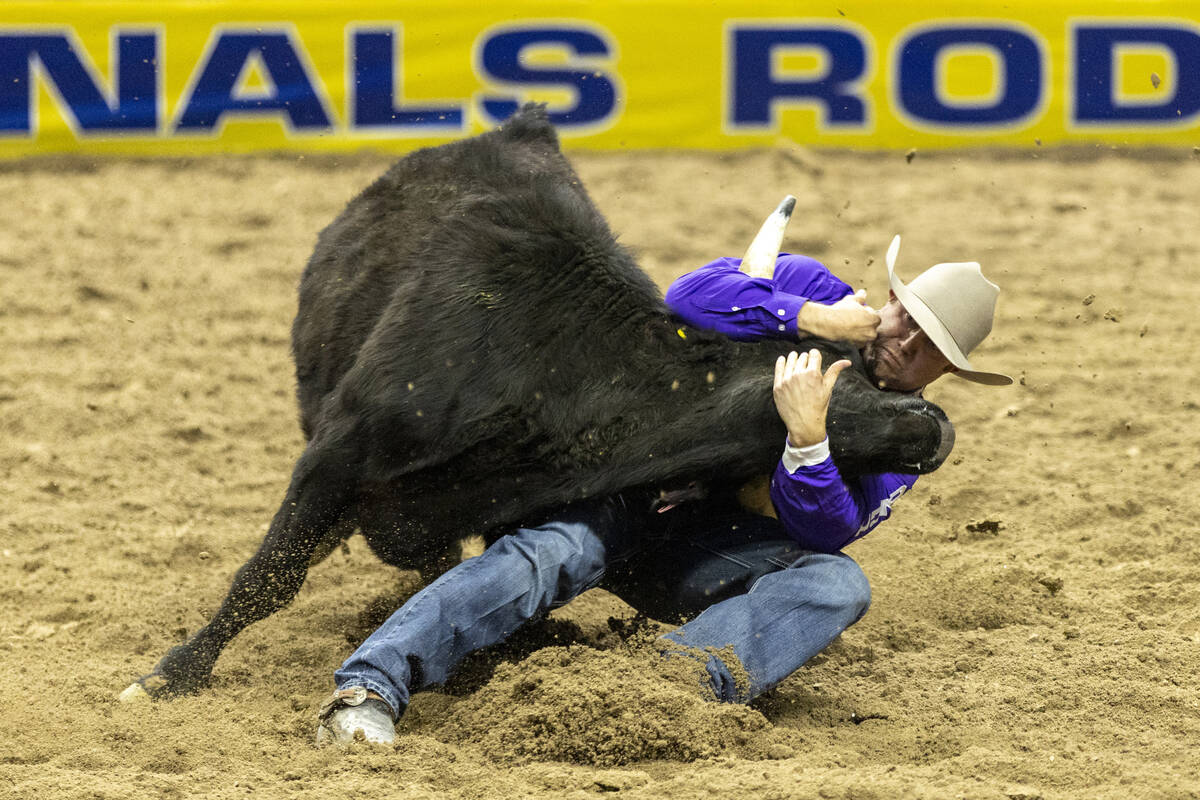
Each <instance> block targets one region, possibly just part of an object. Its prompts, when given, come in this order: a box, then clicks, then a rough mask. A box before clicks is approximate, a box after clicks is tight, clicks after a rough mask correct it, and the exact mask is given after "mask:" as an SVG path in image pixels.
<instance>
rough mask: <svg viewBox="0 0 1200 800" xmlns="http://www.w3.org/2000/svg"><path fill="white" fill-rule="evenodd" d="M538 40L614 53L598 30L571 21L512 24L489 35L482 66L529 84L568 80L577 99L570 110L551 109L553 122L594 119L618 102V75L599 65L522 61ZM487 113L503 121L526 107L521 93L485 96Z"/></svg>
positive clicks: (584, 52)
mask: <svg viewBox="0 0 1200 800" xmlns="http://www.w3.org/2000/svg"><path fill="white" fill-rule="evenodd" d="M533 45H556V46H559V47H564V48H566V49H568V50H570V51H571V52H572V53H573V54H574V55H576V56H593V57H608V56H611V55H612V53H611V51H610V49H609V46H608V44H607V43H606V42H605V41H604V39H603V38H601V37H600V36H599V35H598V34H596V33H595V32H593V31H589V30H583V29H580V28H569V27H561V26H559V27H546V26H539V27H531V28H517V29H512V28H509V29H506V30H503V31H500V32H498V33H494V34H492V35H490V36H488V37H487V39H486V40H485V41H484V44H483V50H482V53H481V54H480V59H479V61H480V67H481V68H482V70H483V72H484V73H486V74H487V76H488V77H490V78H492V79H494V80H497V81H504V82H507V83H513V84H524V85H526V86H563V87H566V88H569V89H572V90H574V92H575V94H576V98H577V99H576V102H575V105H574V106H573V107H571V108H568V109H566V110H559V109H549V110H548V115H549V117H550V122H552V123H553V124H555V125H560V126H564V127H572V126H585V125H593V124H595V123H597V122H601V121H603V120H604V119H606V118H607V117H608V116H609V115H611V114H612V113H613V112H614V111H615V110H616V107H617V88H616V84H615V83H614V81H613V79H612V78H611V77H610V76H609V75H607V74H606V73H604V72H601V71H599V70H596V69H595V68H583V69H562V68H549V67H530V66H526V65H525V64H522V63H521V51H522V50H524V49H525V48H527V47H530V46H533ZM482 106H483V111H484V113H485V114H486V115H487V116H488V117H490V118H491V119H492V120H495V121H497V122H499V121H501V120H505V119H508V118H509V117H511V116H512V115H513V114H514V113H516V111H517V109H518V108H519V107H520V101H519V100H518V99H517V98H505V97H485V98H484V99H483V102H482Z"/></svg>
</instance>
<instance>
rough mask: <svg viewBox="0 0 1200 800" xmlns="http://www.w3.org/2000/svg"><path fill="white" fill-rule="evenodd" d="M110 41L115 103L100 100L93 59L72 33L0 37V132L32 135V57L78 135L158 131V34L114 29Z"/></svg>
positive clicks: (97, 77)
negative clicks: (114, 62)
mask: <svg viewBox="0 0 1200 800" xmlns="http://www.w3.org/2000/svg"><path fill="white" fill-rule="evenodd" d="M115 39H116V46H115V55H116V58H115V61H116V66H115V67H114V68H113V78H112V83H113V92H112V94H114V95H115V103H114V102H113V101H111V100H109V99H108V98H107V97H105V91H104V90H103V89H102V88H101V86H100V85H99V84H100V83H101V81H100V78H99V76H98V75H97V74H96V70H95V67H94V66H93V63H92V60H91V59H90V58H89V57H88V55H87V53H86V52H84V51H83V48H82V47H81V46H79V42H78V40H77V39H76V38H75V36H74V33H73V32H71V33H37V34H23V33H22V34H0V133H10V132H12V133H26V134H27V133H30V132H31V119H30V117H31V116H32V114H31V107H32V105H33V102H34V97H35V95H34V88H33V69H32V62H33V60H34V59H35V58H36V59H37V60H38V62H39V63H40V64H41V66H42V70H43V72H44V73H45V75H46V77H47V79H48V80H49V82H50V84H51V85H52V86H53V87H54V88H55V89H56V90H57V93H58V96H59V98H61V100H62V102H63V104H64V105H65V106H66V109H65V110H66V111H68V112H69V117H70V118H73V119H74V122H75V126H76V128H77V131H78V132H80V133H83V134H97V133H108V134H111V133H120V132H129V133H132V132H153V131H155V130H157V129H158V115H159V108H158V34H156V33H122V32H120V31H117V32H116V33H115ZM77 48H78V49H77ZM69 123H70V119H68V124H69Z"/></svg>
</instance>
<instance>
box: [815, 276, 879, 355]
mask: <svg viewBox="0 0 1200 800" xmlns="http://www.w3.org/2000/svg"><path fill="white" fill-rule="evenodd" d="M796 327H798V328H799V329H800V330H802V331H806V332H807V333H809V334H811V335H813V336H820V337H821V338H822V339H829V340H830V341H835V342H839V341H841V342H850V343H851V344H852V345H854V346H855V347H862V346H863V345H865V344H869V343H870V342H873V341H875V329H876V328H878V327H879V314H878V313H876V311H875V309H873V308H871V307H870V306H869V305H867V290H866V289H859V290H858V291H857V292H855V293H854V294H851V295H846V296H845V297H843V298H842V299H841V300H838V301H837V302H836V303H834V304H833V305H825V304H824V303H817V302H814V301H812V300H809V301H808V302H807V303H805V304H804V305H802V306H800V313H799V314H797V315H796Z"/></svg>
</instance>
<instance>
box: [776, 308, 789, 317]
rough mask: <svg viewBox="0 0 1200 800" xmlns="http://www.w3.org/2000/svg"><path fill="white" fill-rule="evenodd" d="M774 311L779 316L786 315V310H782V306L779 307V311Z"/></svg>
mask: <svg viewBox="0 0 1200 800" xmlns="http://www.w3.org/2000/svg"><path fill="white" fill-rule="evenodd" d="M776 313H777V314H779V316H781V317H786V316H787V311H785V310H783V309H782V308H781V309H779V311H777V312H776Z"/></svg>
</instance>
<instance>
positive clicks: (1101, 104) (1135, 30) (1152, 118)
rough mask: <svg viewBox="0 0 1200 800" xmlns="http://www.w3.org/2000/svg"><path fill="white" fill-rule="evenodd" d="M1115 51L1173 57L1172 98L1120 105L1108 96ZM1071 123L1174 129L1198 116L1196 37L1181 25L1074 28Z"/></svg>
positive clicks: (1199, 45) (1199, 44)
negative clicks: (1137, 49)
mask: <svg viewBox="0 0 1200 800" xmlns="http://www.w3.org/2000/svg"><path fill="white" fill-rule="evenodd" d="M1119 45H1151V46H1157V47H1163V48H1165V49H1167V50H1170V51H1171V52H1172V53H1173V54H1174V56H1175V64H1176V69H1175V72H1174V75H1175V81H1176V83H1175V94H1174V96H1173V97H1168V98H1165V99H1164V100H1163V101H1162V102H1158V103H1145V102H1137V103H1120V102H1118V100H1117V98H1116V93H1115V91H1114V85H1113V84H1114V80H1115V76H1114V71H1115V70H1114V57H1113V53H1114V51H1115V50H1116V48H1117V47H1118V46H1119ZM1074 90H1075V122H1081V123H1084V124H1092V125H1096V124H1105V123H1107V124H1121V123H1127V122H1149V123H1164V124H1169V123H1178V122H1180V121H1181V120H1185V119H1188V118H1190V117H1192V116H1193V115H1195V114H1196V112H1198V111H1200V34H1197V33H1196V31H1195V30H1194V29H1191V28H1187V27H1183V26H1181V25H1127V26H1108V25H1079V26H1077V27H1076V28H1075V87H1074Z"/></svg>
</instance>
